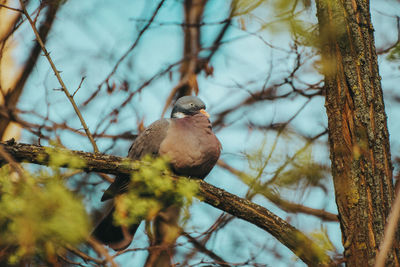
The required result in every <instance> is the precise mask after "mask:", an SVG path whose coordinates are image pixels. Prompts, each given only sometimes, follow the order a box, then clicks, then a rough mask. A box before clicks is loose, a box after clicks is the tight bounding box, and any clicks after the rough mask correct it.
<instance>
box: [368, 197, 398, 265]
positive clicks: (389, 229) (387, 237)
mask: <svg viewBox="0 0 400 267" xmlns="http://www.w3.org/2000/svg"><path fill="white" fill-rule="evenodd" d="M399 217H400V190H399V189H398V190H397V195H396V199H395V200H394V204H393V207H392V211H391V212H390V214H389V218H388V222H387V224H386V227H385V233H384V237H383V240H382V243H381V245H380V246H379V253H378V254H377V255H376V262H375V265H374V266H375V267H383V266H385V261H386V258H387V255H388V252H389V251H390V250H391V249H392V244H393V239H394V236H395V234H396V230H397V229H398V225H399Z"/></svg>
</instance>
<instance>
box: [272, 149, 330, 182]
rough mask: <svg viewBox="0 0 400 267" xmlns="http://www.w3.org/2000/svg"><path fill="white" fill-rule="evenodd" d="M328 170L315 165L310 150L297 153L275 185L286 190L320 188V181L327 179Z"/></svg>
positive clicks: (322, 166)
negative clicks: (306, 187) (302, 187)
mask: <svg viewBox="0 0 400 267" xmlns="http://www.w3.org/2000/svg"><path fill="white" fill-rule="evenodd" d="M327 172H328V169H327V168H326V167H325V166H324V165H320V164H318V163H316V162H315V161H314V159H313V156H312V152H311V149H310V148H309V149H306V150H304V151H302V153H299V154H298V155H297V156H296V157H295V158H294V159H293V160H292V162H291V163H290V164H288V166H287V167H286V170H285V171H283V172H282V173H281V174H280V175H279V178H278V179H277V180H276V183H275V184H276V185H278V186H279V187H286V188H297V185H299V184H301V185H303V186H321V180H323V179H324V178H326V177H327Z"/></svg>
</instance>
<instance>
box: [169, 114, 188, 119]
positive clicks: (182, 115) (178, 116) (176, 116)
mask: <svg viewBox="0 0 400 267" xmlns="http://www.w3.org/2000/svg"><path fill="white" fill-rule="evenodd" d="M186 116H187V115H186V114H185V113H183V112H175V113H174V114H173V115H172V117H173V118H177V119H182V118H185V117H186Z"/></svg>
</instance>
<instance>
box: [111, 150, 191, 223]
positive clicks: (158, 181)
mask: <svg viewBox="0 0 400 267" xmlns="http://www.w3.org/2000/svg"><path fill="white" fill-rule="evenodd" d="M141 163H142V164H141V165H140V167H139V169H138V171H135V172H134V173H132V176H131V183H130V186H129V190H128V192H127V193H126V194H122V195H119V196H117V197H116V201H115V203H116V211H117V212H115V213H114V216H115V219H116V222H117V223H118V224H122V225H129V224H134V223H138V222H140V221H141V220H142V219H144V218H146V219H152V218H153V217H154V216H155V215H156V214H157V213H158V212H159V211H160V210H161V209H163V208H165V207H168V206H170V205H172V204H174V205H179V206H182V207H183V208H187V207H188V206H190V205H191V204H192V201H193V197H194V196H196V195H197V192H198V184H197V183H196V181H194V180H190V179H187V178H184V177H180V178H179V179H175V178H173V177H172V176H171V172H170V171H169V168H168V160H167V159H165V158H156V159H154V158H152V157H150V156H148V157H145V158H144V159H142V160H141Z"/></svg>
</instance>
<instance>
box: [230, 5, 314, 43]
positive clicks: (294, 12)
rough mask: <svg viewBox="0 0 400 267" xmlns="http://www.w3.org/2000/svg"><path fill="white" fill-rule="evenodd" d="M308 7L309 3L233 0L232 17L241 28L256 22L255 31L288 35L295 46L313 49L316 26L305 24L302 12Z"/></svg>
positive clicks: (306, 15)
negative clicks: (256, 27)
mask: <svg viewBox="0 0 400 267" xmlns="http://www.w3.org/2000/svg"><path fill="white" fill-rule="evenodd" d="M310 6H311V3H310V1H309V0H303V1H292V0H270V1H260V0H235V1H233V2H232V10H233V12H232V14H233V16H234V17H236V18H238V22H239V24H240V27H241V28H242V29H244V30H245V29H246V25H245V24H246V23H245V21H247V23H253V22H255V23H258V24H259V26H260V28H259V30H258V32H261V31H264V30H268V31H269V32H272V33H275V34H280V33H282V32H290V33H291V34H292V35H293V38H294V39H295V40H296V42H297V44H301V45H305V46H312V47H315V46H316V45H317V44H318V31H317V25H316V24H315V23H311V22H310V21H309V15H308V13H306V12H307V11H308V10H309V8H310Z"/></svg>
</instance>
